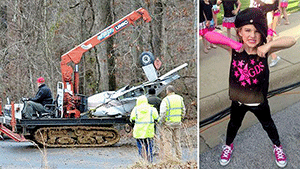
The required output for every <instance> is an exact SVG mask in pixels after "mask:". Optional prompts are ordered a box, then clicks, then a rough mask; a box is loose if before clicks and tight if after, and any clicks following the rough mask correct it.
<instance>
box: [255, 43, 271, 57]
mask: <svg viewBox="0 0 300 169" xmlns="http://www.w3.org/2000/svg"><path fill="white" fill-rule="evenodd" d="M270 49H271V46H270V45H269V44H268V43H267V44H264V45H262V46H260V47H258V48H257V55H258V56H259V57H262V58H265V57H266V54H267V53H268V52H269V51H270Z"/></svg>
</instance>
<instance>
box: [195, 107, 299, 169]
mask: <svg viewBox="0 0 300 169" xmlns="http://www.w3.org/2000/svg"><path fill="white" fill-rule="evenodd" d="M271 106H272V105H271ZM299 112H300V102H298V103H296V104H294V105H292V106H289V107H288V108H286V109H284V110H282V111H280V112H278V113H276V114H275V115H273V120H274V122H275V124H276V126H277V129H278V132H279V136H280V140H281V144H282V145H283V149H284V152H285V153H286V155H287V160H288V164H287V166H286V167H285V168H287V169H299V168H300V158H299V157H300V113H299ZM248 113H251V112H248ZM224 140H225V136H224V137H223V141H222V142H223V143H222V144H219V145H218V146H216V147H214V148H213V149H211V150H209V151H207V152H205V153H202V154H200V166H199V167H200V168H203V169H218V168H226V169H237V168H238V169H257V168H259V169H271V168H272V169H273V168H279V167H277V165H276V163H275V157H274V154H273V152H272V151H273V149H272V142H271V141H270V139H269V138H268V136H267V134H266V132H265V131H264V130H263V128H262V127H261V125H260V123H256V124H255V125H253V126H252V127H250V128H248V129H246V130H244V131H242V132H240V133H239V134H238V135H237V137H236V139H235V140H234V150H233V154H232V159H231V161H230V163H229V164H228V165H227V166H225V167H222V166H221V165H220V164H219V158H220V155H221V151H222V145H223V144H224Z"/></svg>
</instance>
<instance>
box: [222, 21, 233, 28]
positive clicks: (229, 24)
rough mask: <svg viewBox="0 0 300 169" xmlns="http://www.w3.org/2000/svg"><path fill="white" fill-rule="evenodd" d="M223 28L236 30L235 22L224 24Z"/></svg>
mask: <svg viewBox="0 0 300 169" xmlns="http://www.w3.org/2000/svg"><path fill="white" fill-rule="evenodd" d="M222 26H223V27H225V28H234V27H235V25H234V23H233V22H223V23H222Z"/></svg>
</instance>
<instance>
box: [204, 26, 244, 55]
mask: <svg viewBox="0 0 300 169" xmlns="http://www.w3.org/2000/svg"><path fill="white" fill-rule="evenodd" d="M204 38H205V39H206V40H207V41H208V42H210V43H213V44H216V45H218V46H220V47H221V48H224V49H226V50H227V51H229V52H231V49H235V50H236V51H239V50H240V49H241V48H242V46H243V44H242V43H239V42H237V41H235V40H232V39H230V38H228V37H227V36H225V35H223V34H221V33H219V32H215V31H211V32H207V33H206V34H205V35H204Z"/></svg>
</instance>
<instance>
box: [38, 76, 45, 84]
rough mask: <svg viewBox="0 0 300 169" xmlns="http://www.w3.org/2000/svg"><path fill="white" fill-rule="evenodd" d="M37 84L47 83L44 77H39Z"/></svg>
mask: <svg viewBox="0 0 300 169" xmlns="http://www.w3.org/2000/svg"><path fill="white" fill-rule="evenodd" d="M36 82H37V83H44V82H45V79H44V78H43V77H39V78H38V79H37V80H36Z"/></svg>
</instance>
